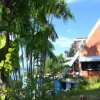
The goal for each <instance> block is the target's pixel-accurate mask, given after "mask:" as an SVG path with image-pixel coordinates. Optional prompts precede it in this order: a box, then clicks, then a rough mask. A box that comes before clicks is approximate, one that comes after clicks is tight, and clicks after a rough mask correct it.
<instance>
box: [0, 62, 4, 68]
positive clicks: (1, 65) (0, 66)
mask: <svg viewBox="0 0 100 100" xmlns="http://www.w3.org/2000/svg"><path fill="white" fill-rule="evenodd" d="M3 65H4V60H2V61H1V62H0V69H1V68H2V67H3Z"/></svg>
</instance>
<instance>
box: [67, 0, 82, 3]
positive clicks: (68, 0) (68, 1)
mask: <svg viewBox="0 0 100 100" xmlns="http://www.w3.org/2000/svg"><path fill="white" fill-rule="evenodd" d="M80 1H84V0H65V2H67V3H76V2H80Z"/></svg>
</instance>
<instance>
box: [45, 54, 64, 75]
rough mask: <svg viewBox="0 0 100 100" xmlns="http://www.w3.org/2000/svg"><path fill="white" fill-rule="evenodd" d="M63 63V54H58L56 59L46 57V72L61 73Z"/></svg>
mask: <svg viewBox="0 0 100 100" xmlns="http://www.w3.org/2000/svg"><path fill="white" fill-rule="evenodd" d="M63 63H64V57H63V54H60V55H58V56H57V60H53V59H50V58H47V60H46V66H45V71H46V73H52V74H53V75H57V74H59V73H61V72H62V70H63V69H64V65H63Z"/></svg>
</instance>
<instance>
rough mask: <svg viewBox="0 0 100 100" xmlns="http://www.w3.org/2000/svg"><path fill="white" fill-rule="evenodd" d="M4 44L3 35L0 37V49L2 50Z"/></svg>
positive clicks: (4, 38)
mask: <svg viewBox="0 0 100 100" xmlns="http://www.w3.org/2000/svg"><path fill="white" fill-rule="evenodd" d="M5 44H6V37H5V36H4V35H0V49H1V48H3V47H4V46H5Z"/></svg>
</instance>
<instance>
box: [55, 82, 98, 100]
mask: <svg viewBox="0 0 100 100" xmlns="http://www.w3.org/2000/svg"><path fill="white" fill-rule="evenodd" d="M80 95H85V96H86V97H87V100H100V83H93V84H89V85H88V86H87V87H86V88H85V90H79V91H78V92H73V93H70V94H68V93H65V94H64V93H59V94H57V95H56V97H55V100H79V97H80Z"/></svg>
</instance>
